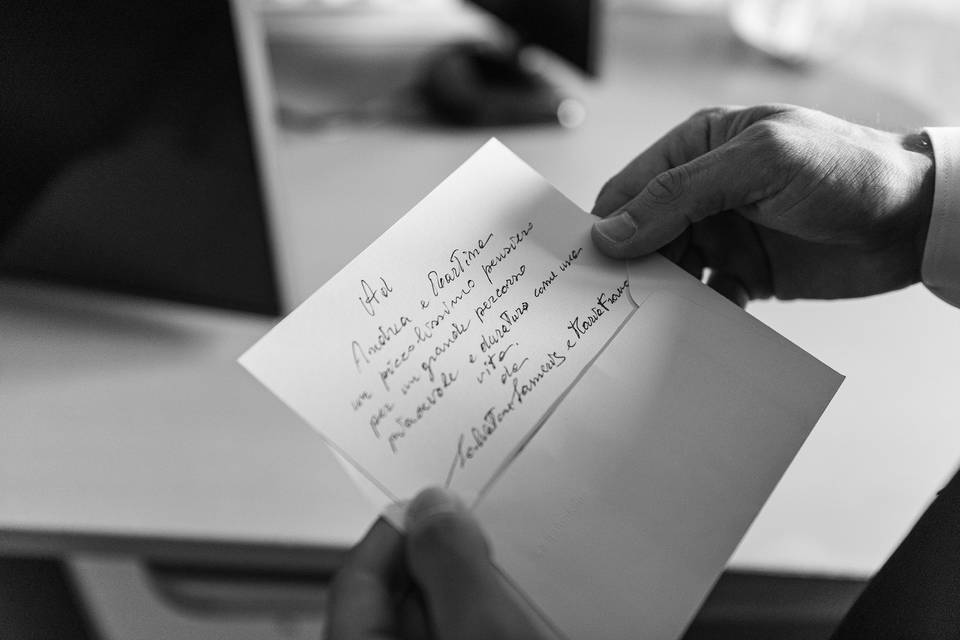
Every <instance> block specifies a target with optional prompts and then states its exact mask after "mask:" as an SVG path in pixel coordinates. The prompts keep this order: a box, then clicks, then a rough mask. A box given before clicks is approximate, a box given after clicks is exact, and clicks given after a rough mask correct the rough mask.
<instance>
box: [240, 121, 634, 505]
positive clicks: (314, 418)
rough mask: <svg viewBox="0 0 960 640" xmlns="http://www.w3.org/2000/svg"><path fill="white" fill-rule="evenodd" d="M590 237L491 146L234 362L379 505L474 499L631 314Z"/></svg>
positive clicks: (552, 195)
mask: <svg viewBox="0 0 960 640" xmlns="http://www.w3.org/2000/svg"><path fill="white" fill-rule="evenodd" d="M344 215H363V214H362V212H345V213H344ZM589 227H590V221H589V219H588V217H587V214H585V213H584V212H583V211H581V210H580V209H579V208H578V207H576V206H575V205H574V204H572V203H571V202H570V201H568V200H567V199H566V198H564V197H563V196H562V195H561V194H560V193H559V192H557V191H556V190H555V189H554V188H553V187H552V186H550V185H549V184H548V183H547V182H546V181H545V180H544V179H543V178H542V177H541V176H540V175H539V174H537V173H536V172H535V171H533V170H532V169H531V168H530V167H529V166H527V165H526V164H524V163H523V162H522V161H521V160H520V159H519V158H517V157H516V156H515V155H514V154H512V153H511V152H510V151H509V150H508V149H507V148H506V147H504V146H503V145H502V144H500V143H499V142H497V141H496V140H491V141H490V142H488V143H487V144H486V145H484V146H483V147H482V148H481V149H480V150H479V151H477V152H476V153H475V154H474V155H473V156H472V157H471V158H469V159H468V160H467V161H466V162H465V163H464V164H463V165H462V166H461V167H460V168H459V169H457V171H455V172H454V173H453V174H452V175H450V176H449V177H448V178H447V179H446V180H445V181H444V182H443V183H442V184H441V185H440V186H439V187H437V188H436V189H435V190H434V191H433V192H432V193H430V194H429V195H428V196H427V197H426V198H425V199H424V200H423V201H421V202H420V203H419V204H418V205H417V206H416V207H414V208H413V209H412V210H411V211H410V212H409V213H407V214H406V215H405V216H404V217H403V218H402V219H401V220H400V221H399V222H397V224H395V225H394V226H393V227H392V228H390V229H389V230H388V231H387V232H386V233H384V234H383V236H381V237H380V238H379V239H378V240H376V241H375V242H374V243H373V244H372V245H371V246H370V247H368V248H367V249H366V250H365V251H364V252H363V253H362V254H360V255H359V256H358V257H357V258H356V259H354V260H353V261H352V262H351V263H350V264H349V265H347V266H346V267H345V268H344V269H343V270H342V271H341V272H340V273H338V274H337V275H336V276H334V277H333V278H332V279H331V280H330V281H329V282H328V283H327V284H326V285H324V286H323V287H322V288H321V289H320V290H319V291H317V292H316V293H315V294H314V295H313V296H311V297H310V298H309V299H308V300H307V301H306V302H305V303H304V304H303V305H301V306H300V307H299V308H298V309H296V310H295V311H294V312H293V313H291V314H290V315H289V316H288V317H287V318H285V319H284V320H283V321H282V322H281V323H280V324H278V325H277V326H276V327H275V328H274V329H273V330H272V331H271V332H270V333H269V334H267V335H266V336H265V337H264V338H263V339H262V340H261V341H260V342H258V343H257V344H256V345H254V346H253V347H252V348H251V349H250V350H249V351H248V352H247V353H245V354H244V355H243V356H242V357H241V359H240V362H241V363H242V364H243V365H244V366H245V367H246V368H247V369H248V370H249V371H250V372H251V373H252V374H253V375H255V376H256V377H257V378H258V379H259V380H260V381H261V382H263V383H264V384H265V385H266V386H267V387H268V388H270V389H271V390H272V391H273V392H274V393H275V394H276V395H278V396H279V397H280V398H281V399H282V400H284V401H285V402H286V403H287V404H289V405H290V406H291V407H292V408H293V409H294V410H296V411H297V412H298V413H300V415H301V416H303V418H304V419H305V420H306V421H307V422H308V423H310V424H311V425H312V426H313V427H314V428H315V429H317V431H319V432H320V434H321V435H322V436H323V437H324V438H325V439H326V441H327V442H328V443H329V444H330V445H331V446H332V447H333V448H334V449H335V450H336V451H337V452H339V453H340V454H341V455H342V456H343V457H344V458H345V459H346V460H348V461H349V462H350V463H352V464H353V465H355V466H356V467H357V469H358V470H360V471H361V472H362V473H363V474H364V476H366V478H367V479H369V480H370V481H371V482H372V483H373V484H374V485H376V486H377V487H378V488H379V489H380V490H381V491H383V493H384V494H385V495H386V496H387V497H388V498H390V499H393V500H400V499H406V498H409V497H412V496H413V495H414V494H415V493H416V492H417V491H418V490H420V489H421V488H423V487H425V486H428V485H437V484H439V485H444V486H448V487H450V488H452V489H454V490H456V491H457V492H459V493H460V494H461V495H463V496H465V497H467V498H474V497H476V496H479V495H480V494H481V493H482V492H483V490H484V488H485V487H487V486H488V485H489V483H490V482H491V481H492V480H493V479H494V478H495V477H496V475H497V473H498V471H499V470H501V469H502V468H504V465H506V464H507V463H508V462H509V460H510V459H511V457H512V456H513V455H514V454H515V453H516V451H517V450H518V449H519V448H520V447H521V446H522V445H523V443H524V442H525V441H526V440H527V439H528V438H529V437H531V436H532V434H533V433H534V432H535V431H536V429H537V428H538V426H539V425H540V424H542V423H543V421H544V420H545V419H546V418H547V416H548V415H549V413H550V410H551V408H552V407H553V406H554V405H555V404H556V403H557V401H558V400H559V399H560V398H561V397H562V396H563V394H564V393H565V392H566V391H567V390H568V389H569V388H570V387H571V385H573V384H574V383H575V381H576V380H577V378H578V377H579V376H580V375H581V374H582V372H583V371H584V370H585V368H586V367H587V365H589V363H590V361H591V360H592V359H593V358H594V357H595V356H596V355H597V354H598V353H599V352H600V351H601V349H602V348H603V346H604V345H605V344H606V343H607V342H608V341H609V340H610V338H611V337H612V336H613V335H614V334H615V333H616V332H617V330H618V328H619V327H620V326H621V325H622V324H623V322H624V320H625V319H626V318H627V317H628V316H629V314H630V313H631V312H632V311H633V309H634V308H635V305H634V304H633V302H632V300H631V298H630V296H629V294H628V290H627V287H628V282H627V273H626V269H625V268H624V267H623V266H622V265H618V264H617V263H615V262H612V261H610V260H609V259H606V258H603V257H602V256H600V255H599V254H598V253H596V251H595V249H594V248H593V246H592V244H591V242H590V239H589V233H588V232H589Z"/></svg>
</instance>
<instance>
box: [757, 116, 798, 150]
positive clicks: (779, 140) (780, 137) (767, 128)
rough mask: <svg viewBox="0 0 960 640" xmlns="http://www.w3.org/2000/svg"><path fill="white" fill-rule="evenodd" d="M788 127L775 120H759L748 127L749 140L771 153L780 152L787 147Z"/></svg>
mask: <svg viewBox="0 0 960 640" xmlns="http://www.w3.org/2000/svg"><path fill="white" fill-rule="evenodd" d="M788 129H789V127H788V126H787V125H786V124H784V123H782V122H777V121H776V120H761V121H759V122H756V123H754V124H752V125H750V127H749V131H750V135H751V138H752V139H753V140H754V141H756V142H757V143H759V144H761V145H763V146H764V147H765V148H768V149H770V150H772V151H780V150H782V149H784V148H785V147H787V146H789V141H790V134H789V131H788Z"/></svg>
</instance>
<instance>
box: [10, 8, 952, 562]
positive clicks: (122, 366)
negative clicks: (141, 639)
mask: <svg viewBox="0 0 960 640" xmlns="http://www.w3.org/2000/svg"><path fill="white" fill-rule="evenodd" d="M878 19H879V18H878ZM883 20H886V21H887V22H885V23H883V24H884V25H885V26H886V28H887V31H885V32H882V33H885V34H886V35H883V36H877V38H878V40H877V41H875V42H872V43H871V42H869V41H868V42H866V43H865V44H863V45H862V50H860V49H857V50H853V51H851V55H850V56H849V57H848V58H847V59H845V60H844V61H843V62H842V63H838V64H836V65H833V66H829V67H824V68H822V69H819V70H813V71H811V72H810V73H806V74H804V73H799V72H791V71H789V70H784V69H782V68H778V67H775V66H771V65H770V64H769V63H767V62H766V61H764V60H762V59H761V58H759V57H757V56H755V55H754V54H751V53H750V52H748V51H745V50H744V49H742V48H741V47H739V46H737V45H736V44H734V43H733V42H732V39H731V38H730V37H729V35H725V34H726V27H725V24H724V23H723V21H722V20H720V19H718V18H714V17H689V18H682V19H681V18H678V17H675V16H669V15H648V14H633V13H622V14H617V15H616V16H614V19H612V20H611V21H610V24H609V25H608V29H607V36H608V40H609V49H610V52H611V53H610V56H609V58H608V60H607V62H606V66H605V69H604V76H603V79H602V80H601V81H600V82H598V83H596V84H586V83H582V82H580V81H579V80H576V79H574V78H572V77H571V76H570V75H569V74H562V75H563V76H564V79H565V80H566V81H568V82H570V83H572V84H575V85H577V90H578V91H579V92H580V93H581V94H582V95H583V96H584V99H585V102H586V104H587V107H588V110H589V114H590V116H589V120H588V122H587V124H586V125H585V126H583V127H582V128H580V129H577V130H575V131H569V132H564V131H559V130H555V129H552V128H537V129H526V130H510V129H505V130H485V131H469V132H455V131H449V130H438V129H431V128H410V127H399V126H393V125H389V124H383V125H379V126H377V127H372V128H356V127H355V128H343V129H336V130H327V131H322V132H317V133H313V134H304V133H298V134H293V133H283V134H282V135H281V136H280V138H281V144H280V146H281V148H280V150H279V151H280V161H281V164H282V170H283V174H284V177H285V179H286V181H287V186H288V188H287V192H286V193H285V196H286V204H287V215H288V216H289V218H288V220H287V221H286V222H285V224H290V225H291V229H292V231H293V235H294V236H296V237H300V238H302V239H303V241H302V243H301V244H300V245H299V246H295V247H293V248H292V249H291V250H292V251H294V252H296V254H297V255H296V256H295V258H296V259H297V260H298V261H299V262H300V263H302V264H303V265H305V268H306V269H308V270H309V272H310V273H312V274H314V276H312V277H314V278H315V280H316V282H315V283H314V284H316V285H320V284H321V283H322V282H323V281H324V280H325V279H326V278H327V277H329V275H331V274H332V273H333V271H334V270H335V269H336V268H338V267H339V266H341V265H342V264H344V263H345V262H346V261H347V260H348V259H349V258H351V257H352V256H353V255H355V254H356V253H357V252H358V251H359V250H360V249H362V248H363V247H365V246H366V245H367V244H368V243H369V242H370V241H371V240H373V239H374V238H375V237H376V236H378V235H379V234H380V233H381V232H382V231H383V230H384V229H385V228H386V227H387V226H388V225H389V224H391V223H392V222H393V221H394V220H396V219H397V217H398V216H399V215H401V214H402V213H403V212H404V211H406V210H407V209H408V208H409V207H410V206H412V205H413V204H414V203H415V202H416V201H418V200H419V199H420V198H421V197H422V196H423V195H425V194H426V193H427V192H428V191H429V189H430V188H432V187H433V186H434V185H435V184H436V183H437V182H439V181H440V180H441V179H442V178H443V177H444V176H446V175H447V174H448V173H449V172H450V171H451V170H452V168H453V167H455V166H456V165H457V164H458V163H459V162H460V161H462V160H463V159H465V158H466V157H467V156H468V155H469V154H470V152H472V151H473V150H474V149H475V148H476V147H478V146H479V145H480V144H481V143H482V142H483V141H484V140H485V139H486V138H488V137H489V136H490V135H497V136H498V137H500V138H501V139H502V140H503V141H504V142H505V143H506V144H507V145H508V146H510V147H512V148H513V149H514V150H515V151H516V152H517V153H519V154H520V155H521V156H523V157H524V158H525V159H526V160H527V161H528V162H530V163H531V164H532V165H533V166H534V167H536V168H537V169H538V170H540V171H541V172H542V173H543V174H544V175H545V176H546V177H547V178H548V179H549V180H550V181H552V182H553V183H554V184H555V185H557V187H558V188H560V190H561V191H564V192H565V193H567V194H568V195H569V196H570V197H571V198H572V199H573V200H574V201H575V202H577V203H578V204H580V205H581V206H584V207H589V205H590V204H591V202H592V199H593V196H594V194H595V193H596V191H597V190H598V188H599V187H600V185H601V184H602V183H603V181H604V180H605V179H606V178H607V177H608V176H609V175H610V174H612V173H613V172H614V171H615V170H617V169H619V168H620V167H621V166H622V165H623V164H624V163H625V162H626V161H627V160H628V159H629V158H630V157H632V156H633V155H634V154H635V153H636V152H637V151H638V150H639V149H641V148H643V147H644V146H646V145H647V144H649V143H650V142H651V141H652V140H653V139H654V138H655V137H657V136H658V135H660V134H661V133H662V132H663V131H665V130H666V129H667V128H669V127H670V126H672V125H673V124H675V123H676V122H677V121H678V120H680V119H682V118H684V117H686V116H687V115H688V114H689V113H691V112H692V111H694V110H695V109H696V108H698V107H700V106H703V105H706V104H714V103H741V104H747V103H754V102H762V101H783V102H794V103H800V104H806V105H809V106H815V107H819V108H822V109H825V110H828V111H831V112H833V113H836V114H838V115H841V116H846V117H849V118H852V119H855V120H860V121H865V122H868V123H871V124H875V125H879V126H886V127H890V128H905V127H915V126H919V125H923V124H943V123H946V122H949V121H951V120H952V121H953V122H960V100H958V99H957V96H956V95H951V94H948V93H945V92H941V93H936V92H932V91H924V92H921V93H919V94H917V95H919V96H922V98H923V100H924V101H923V102H921V101H916V100H914V99H912V98H910V97H908V96H906V95H904V94H902V93H900V92H898V90H897V89H896V88H895V85H894V84H893V83H892V78H895V79H899V78H901V77H911V76H909V75H904V74H905V73H906V72H907V71H909V69H908V67H909V65H908V62H909V61H905V60H903V59H901V57H898V56H897V55H895V52H892V53H890V52H888V53H887V54H885V56H880V57H879V58H877V57H876V55H877V52H878V51H881V52H882V51H885V50H886V49H884V46H881V44H880V43H881V40H880V39H879V38H881V37H884V38H885V37H888V36H889V35H890V34H891V33H894V32H896V33H897V34H905V35H902V37H903V38H906V41H908V42H909V43H910V45H911V47H912V46H914V45H915V44H918V43H919V44H923V43H925V42H930V41H934V42H936V43H937V45H936V46H940V47H953V49H952V51H953V53H952V54H951V56H948V57H946V59H948V60H956V59H957V54H958V53H960V51H957V46H958V45H957V43H956V42H955V39H954V38H953V36H952V35H950V34H952V33H953V31H952V30H951V29H947V28H946V27H945V26H944V27H943V29H942V31H943V33H940V31H939V30H938V29H939V27H938V28H935V29H932V30H928V29H927V27H930V25H929V24H928V23H923V24H925V25H926V26H924V29H925V30H923V31H922V33H923V36H922V37H919V36H917V35H916V34H917V33H918V32H917V31H916V30H914V31H913V32H911V31H910V29H911V24H913V23H911V22H910V21H909V20H907V21H905V20H904V19H902V17H897V16H893V17H890V16H887V17H885V18H883ZM894 24H896V25H897V30H894V29H893V28H892V25H894ZM934 26H936V25H934ZM914 27H915V28H916V29H919V28H920V27H917V26H916V25H914ZM911 33H913V34H914V37H913V38H910V34H911ZM937 34H940V37H939V39H935V38H934V37H933V36H936V35H937ZM898 37H899V36H898ZM884 42H887V41H884ZM892 42H893V45H890V46H891V47H892V48H893V49H895V48H896V47H895V45H896V42H897V39H896V38H894V40H892ZM871 56H874V57H871ZM878 65H879V68H878ZM897 65H899V66H897ZM888 72H889V74H891V75H889V76H888V75H887V73H888ZM914 81H915V79H911V82H914ZM928 88H929V87H928ZM935 99H936V100H939V101H940V102H939V103H938V107H937V108H934V107H933V106H932V105H933V100H935ZM318 247H324V250H323V251H318ZM0 301H2V303H0V443H2V445H0V551H7V552H9V551H33V552H38V553H39V552H43V553H57V554H69V553H77V552H83V551H91V550H110V551H113V552H117V551H121V552H126V553H131V554H146V555H149V556H151V557H166V558H176V559H190V558H199V557H203V558H207V559H211V558H212V559H220V560H222V561H223V562H246V563H256V562H264V563H270V564H297V565H303V564H304V563H306V564H310V563H318V564H322V563H323V562H325V561H327V560H329V556H327V555H324V553H323V552H324V550H326V551H329V552H331V553H335V552H336V550H337V549H341V548H343V547H344V546H346V545H349V544H350V543H351V542H353V541H354V540H356V539H357V537H358V536H359V535H360V534H361V533H362V531H363V530H364V528H365V527H366V526H367V524H368V523H369V522H370V521H371V520H372V518H373V516H374V514H373V513H372V512H371V511H370V509H369V508H368V507H366V506H365V503H364V502H363V500H362V498H361V497H360V495H359V493H358V492H357V490H356V489H355V488H354V487H353V486H352V485H351V483H350V481H349V480H348V479H347V478H346V476H345V475H344V474H343V472H342V471H341V469H340V468H339V467H338V466H337V463H336V462H335V461H334V460H333V458H332V457H331V455H330V454H329V452H328V451H327V450H326V448H325V447H324V445H323V444H322V443H321V442H320V440H319V438H317V437H316V436H315V435H314V434H313V433H312V431H311V430H310V429H309V428H308V427H307V426H305V425H304V424H302V423H301V422H300V421H299V420H298V419H297V418H296V417H295V416H293V415H292V414H291V413H290V412H289V411H288V410H287V409H286V408H285V407H283V406H282V405H281V404H280V403H279V402H278V401H276V400H275V399H274V398H273V397H272V396H270V394H269V393H268V392H266V391H265V390H264V389H262V388H261V387H260V386H259V385H258V384H257V383H255V382H254V381H253V380H252V379H251V378H250V377H249V376H248V375H247V374H246V373H245V372H244V371H242V370H241V369H240V368H239V367H238V366H237V365H236V364H235V362H234V360H235V358H236V357H237V356H238V355H239V354H240V353H241V352H242V351H243V350H244V349H245V348H246V347H247V346H248V345H250V344H251V343H252V342H254V341H255V340H256V339H257V337H258V336H260V335H261V334H262V333H264V332H265V331H266V330H267V329H268V328H269V326H270V322H269V321H266V320H263V319H260V318H256V317H251V316H245V315H242V314H236V313H227V312H221V311H212V310H206V309H200V308H192V307H187V306H181V305H176V304H170V303H164V302H155V301H143V300H134V299H129V298H123V297H117V296H112V295H107V294H100V293H90V292H73V291H63V290H60V289H58V288H56V287H37V286H33V285H28V284H22V283H17V282H0ZM751 311H752V312H753V313H755V314H756V315H757V316H759V317H760V318H761V319H763V320H764V321H765V322H767V323H768V324H770V325H771V326H773V327H774V328H775V329H777V330H779V331H781V332H782V333H784V334H785V335H786V336H788V337H789V338H791V339H793V340H794V341H795V342H797V343H798V344H800V345H801V346H803V347H804V348H806V349H808V350H809V351H811V352H812V353H813V354H815V355H816V356H818V357H819V358H821V359H823V360H824V361H825V362H827V363H828V364H830V365H832V366H833V367H835V368H837V369H838V370H839V371H841V372H843V373H845V374H847V375H848V376H849V379H848V381H847V382H846V383H845V385H844V386H843V388H842V389H841V392H840V394H839V395H838V397H837V398H836V400H835V401H834V403H833V404H832V405H831V407H830V408H829V410H828V411H827V413H826V414H825V416H824V417H823V420H822V421H821V423H820V425H819V426H818V427H817V429H816V431H815V433H814V435H813V436H812V437H811V438H810V440H809V442H808V443H807V445H806V446H805V447H804V449H803V451H802V452H801V454H800V455H799V456H798V458H797V459H796V461H795V463H794V465H793V466H792V467H791V469H790V470H789V471H788V473H787V475H786V476H785V478H784V480H783V482H782V483H781V484H780V486H779V487H778V489H777V490H776V492H775V493H774V495H773V497H772V498H771V500H770V501H769V503H768V504H767V506H766V507H765V508H764V510H763V512H762V513H761V515H760V517H759V518H758V520H757V521H756V523H755V525H754V526H753V528H752V529H751V531H750V533H749V534H748V535H747V537H746V538H745V540H744V541H743V544H742V545H741V547H740V549H739V550H738V552H737V554H736V555H735V556H734V558H733V561H732V563H733V565H734V566H737V567H740V568H756V569H786V570H794V571H802V572H810V571H816V572H828V573H846V574H853V575H867V574H869V573H871V572H872V571H873V570H875V569H876V567H878V566H879V564H880V563H881V562H882V561H883V560H884V558H885V557H886V555H887V554H888V553H889V551H890V549H891V548H892V547H893V546H894V545H895V544H896V543H897V541H898V540H899V538H900V537H901V536H902V535H903V534H904V533H905V532H906V530H907V529H908V528H909V526H910V525H911V523H912V521H913V519H914V518H915V517H916V516H917V515H918V514H919V513H920V511H921V510H922V509H923V507H924V506H925V504H926V502H927V501H928V500H929V499H930V498H931V497H932V495H933V494H934V492H935V490H936V489H937V488H938V487H939V486H940V485H941V483H942V482H943V481H944V480H945V479H946V478H947V476H948V475H949V474H950V473H951V472H952V470H953V468H954V466H955V465H956V463H957V460H958V458H960V430H957V429H956V428H954V427H955V424H956V412H954V411H953V408H952V407H951V406H949V405H948V403H949V402H950V399H951V398H952V394H954V393H955V390H956V388H957V385H958V382H960V372H958V370H957V367H956V363H957V362H958V361H960V330H958V327H960V323H958V319H960V315H957V314H958V313H960V312H958V311H956V310H954V309H952V308H950V307H948V306H947V305H945V304H944V303H941V302H940V301H938V300H936V299H935V298H934V297H933V296H932V295H930V294H928V293H926V292H925V291H924V290H923V289H922V288H920V287H913V288H911V289H908V290H906V291H902V292H898V293H894V294H889V295H884V296H878V297H875V298H871V299H868V300H859V301H849V302H834V303H813V302H795V303H789V304H782V303H761V304H757V305H755V306H753V307H752V309H751ZM951 414H953V415H952V416H951Z"/></svg>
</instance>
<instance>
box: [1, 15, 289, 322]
mask: <svg viewBox="0 0 960 640" xmlns="http://www.w3.org/2000/svg"><path fill="white" fill-rule="evenodd" d="M3 14H4V15H3V17H2V18H0V59H3V60H4V63H3V64H2V65H0V149H2V159H0V184H3V185H5V186H6V187H7V188H5V189H3V190H2V193H0V270H2V271H3V272H5V273H7V274H17V275H23V276H31V277H40V278H47V279H56V280H60V281H66V282H70V283H75V284H80V285H84V286H96V287H102V288H110V289H118V290H123V291H128V292H134V293H138V294H145V295H152V296H161V297H166V298H172V299H177V300H184V301H189V302H196V303H202V304H210V305H216V306H223V307H229V308H236V309H244V310H250V311H255V312H259V313H267V314H275V313H277V312H278V311H279V300H278V295H277V289H276V285H275V279H274V271H273V266H272V260H271V256H270V251H269V241H268V238H267V233H266V231H267V227H266V218H265V211H264V201H263V197H262V192H261V189H260V182H259V178H258V173H257V164H256V158H255V156H254V146H253V142H252V138H251V131H250V127H249V118H248V113H247V108H246V101H245V96H244V91H243V84H242V79H241V74H240V67H239V61H238V51H237V47H236V42H235V36H234V33H233V28H232V19H231V15H230V7H229V3H228V1H227V0H218V1H215V2H212V1H199V0H197V1H193V2H160V3H127V2H116V1H112V2H111V1H102V2H91V3H86V2H73V1H69V2H68V1H60V0H58V1H49V2H47V1H45V2H39V3H32V2H24V1H23V0H11V1H10V2H8V3H5V5H4V10H3Z"/></svg>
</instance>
